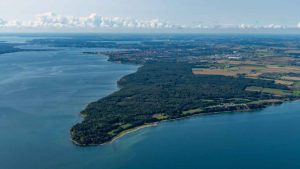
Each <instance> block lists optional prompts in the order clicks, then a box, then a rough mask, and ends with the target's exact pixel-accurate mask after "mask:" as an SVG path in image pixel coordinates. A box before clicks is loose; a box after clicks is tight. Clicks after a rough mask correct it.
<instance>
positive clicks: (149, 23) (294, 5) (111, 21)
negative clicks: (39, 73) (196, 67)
mask: <svg viewBox="0 0 300 169" xmlns="http://www.w3.org/2000/svg"><path fill="white" fill-rule="evenodd" d="M299 7H300V1H299V0H0V9H1V10H0V28H2V29H3V30H5V29H25V28H26V29H45V30H53V29H61V30H68V29H80V30H84V29H93V30H101V29H110V28H113V29H136V28H138V29H181V30H182V29H220V28H232V29H233V28H234V29H253V28H254V29H286V28H297V27H300V24H299V22H300V10H299V9H298V8H299Z"/></svg>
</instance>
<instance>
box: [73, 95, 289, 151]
mask: <svg viewBox="0 0 300 169" xmlns="http://www.w3.org/2000/svg"><path fill="white" fill-rule="evenodd" d="M291 101H295V100H291ZM283 103H286V102H278V103H272V104H271V103H270V104H269V105H266V106H265V107H262V108H256V109H245V110H236V111H223V112H210V113H199V114H193V115H189V116H185V117H180V118H177V119H169V120H161V121H159V122H153V123H147V124H143V125H141V126H137V127H135V128H131V129H128V130H124V131H122V132H121V133H119V134H118V135H117V136H115V137H113V138H112V139H111V140H109V141H107V142H104V143H101V144H80V143H78V142H77V141H76V140H73V139H72V138H71V142H72V143H73V144H75V145H77V146H82V147H86V146H103V145H106V144H112V143H114V142H115V141H116V140H118V139H121V138H122V137H124V136H126V135H128V134H130V133H134V132H137V131H139V130H142V129H145V128H150V127H156V126H158V125H160V123H162V122H172V121H178V120H184V119H189V118H193V117H203V116H209V115H217V114H223V113H237V112H251V111H255V110H260V109H264V108H266V107H268V106H274V105H280V104H283ZM71 135H72V134H71Z"/></svg>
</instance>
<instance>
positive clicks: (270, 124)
mask: <svg viewBox="0 0 300 169" xmlns="http://www.w3.org/2000/svg"><path fill="white" fill-rule="evenodd" d="M26 40H28V37H26V39H24V37H23V38H22V37H15V36H13V37H12V36H7V37H6V36H5V37H4V36H2V37H0V41H7V42H13V43H23V42H25V41H26ZM21 47H22V48H37V47H36V46H26V45H25V46H21ZM38 48H39V49H52V50H49V51H26V52H17V53H8V54H2V55H0V168H1V169H299V168H300V102H299V101H295V102H290V103H285V104H282V105H279V106H271V107H268V108H266V109H263V110H257V111H252V112H236V113H223V114H214V115H207V116H195V117H192V118H187V119H182V120H177V121H170V122H163V123H161V124H159V125H158V126H155V127H150V128H145V129H142V130H139V131H136V132H133V133H130V134H128V135H126V136H124V137H122V138H121V139H118V140H116V141H114V142H113V143H112V144H106V145H103V146H96V147H78V146H75V145H73V144H72V143H71V141H70V135H69V129H70V128H71V127H72V125H74V124H76V123H77V122H80V120H81V117H80V114H79V112H80V111H81V110H82V109H84V108H85V106H86V105H87V104H88V103H90V102H93V101H96V100H98V99H100V98H101V97H104V96H107V95H109V94H110V93H112V92H114V91H116V90H118V87H117V84H116V82H117V80H119V79H120V78H121V77H122V76H124V75H127V74H130V73H134V72H135V71H136V70H137V68H138V66H135V65H124V64H116V63H111V62H109V61H107V57H106V56H102V55H89V54H84V53H83V52H86V51H88V52H89V51H101V50H104V49H92V48H88V49H87V48H53V47H52V48H49V47H47V46H39V47H38Z"/></svg>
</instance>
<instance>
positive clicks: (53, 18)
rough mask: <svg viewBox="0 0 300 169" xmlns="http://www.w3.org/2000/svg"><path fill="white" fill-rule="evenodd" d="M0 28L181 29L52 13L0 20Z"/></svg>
mask: <svg viewBox="0 0 300 169" xmlns="http://www.w3.org/2000/svg"><path fill="white" fill-rule="evenodd" d="M0 27H1V28H10V27H24V28H58V29H59V28H151V29H170V28H181V26H180V25H174V24H169V23H167V22H163V21H160V20H159V19H153V20H147V21H139V20H135V19H132V18H122V17H113V18H109V17H102V16H99V15H97V14H95V13H92V14H90V15H89V16H82V17H76V16H62V15H58V14H55V13H52V12H48V13H44V14H39V15H37V16H36V17H35V19H34V20H32V21H17V20H15V21H5V20H3V19H1V18H0Z"/></svg>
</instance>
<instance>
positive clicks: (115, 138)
mask: <svg viewBox="0 0 300 169" xmlns="http://www.w3.org/2000/svg"><path fill="white" fill-rule="evenodd" d="M159 123H160V122H154V123H148V124H143V125H141V126H137V127H135V128H131V129H128V130H124V131H122V132H121V133H119V134H118V135H117V136H115V137H114V138H112V139H111V140H110V141H107V142H104V143H101V144H88V145H86V144H80V143H78V142H77V141H76V140H73V139H72V138H71V141H72V143H74V144H75V145H77V146H101V145H105V144H111V143H113V142H114V141H116V140H118V139H120V138H122V137H123V136H126V135H127V134H130V133H134V132H136V131H139V130H141V129H145V128H150V127H155V126H158V125H159Z"/></svg>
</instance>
